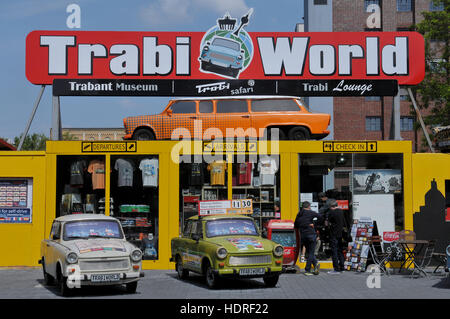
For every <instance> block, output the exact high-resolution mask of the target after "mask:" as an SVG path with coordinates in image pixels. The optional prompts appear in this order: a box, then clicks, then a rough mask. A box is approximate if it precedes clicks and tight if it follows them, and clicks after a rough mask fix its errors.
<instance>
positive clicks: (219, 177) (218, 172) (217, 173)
mask: <svg viewBox="0 0 450 319" xmlns="http://www.w3.org/2000/svg"><path fill="white" fill-rule="evenodd" d="M208 170H209V171H210V172H211V185H225V171H226V170H227V163H226V162H225V161H216V162H212V163H211V164H209V165H208Z"/></svg>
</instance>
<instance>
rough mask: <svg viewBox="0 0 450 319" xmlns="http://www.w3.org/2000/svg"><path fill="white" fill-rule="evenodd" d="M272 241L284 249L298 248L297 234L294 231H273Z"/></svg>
mask: <svg viewBox="0 0 450 319" xmlns="http://www.w3.org/2000/svg"><path fill="white" fill-rule="evenodd" d="M271 240H272V241H274V242H276V243H277V244H280V245H281V246H283V247H295V246H297V243H296V239H295V234H294V231H292V230H272V238H271Z"/></svg>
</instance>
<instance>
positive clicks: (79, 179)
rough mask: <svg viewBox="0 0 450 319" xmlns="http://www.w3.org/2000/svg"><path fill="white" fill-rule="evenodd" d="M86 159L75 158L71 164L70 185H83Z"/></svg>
mask: <svg viewBox="0 0 450 319" xmlns="http://www.w3.org/2000/svg"><path fill="white" fill-rule="evenodd" d="M85 170H86V161H85V160H82V159H81V160H75V161H73V162H72V163H71V164H70V185H71V186H82V185H83V184H84V171H85Z"/></svg>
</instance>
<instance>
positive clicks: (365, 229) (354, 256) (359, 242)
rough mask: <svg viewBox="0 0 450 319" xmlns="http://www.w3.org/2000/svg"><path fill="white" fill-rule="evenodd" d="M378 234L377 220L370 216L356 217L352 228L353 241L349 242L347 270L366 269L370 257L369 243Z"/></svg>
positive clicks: (345, 264)
mask: <svg viewBox="0 0 450 319" xmlns="http://www.w3.org/2000/svg"><path fill="white" fill-rule="evenodd" d="M377 235H378V229H377V225H376V221H373V220H372V219H371V218H369V217H361V218H360V219H354V220H353V225H352V229H351V236H352V239H353V240H352V242H350V243H349V244H348V247H347V254H346V256H345V257H346V258H345V263H344V267H345V269H346V270H353V271H359V272H364V271H366V267H367V262H368V258H369V251H370V247H369V243H370V240H371V239H372V236H377Z"/></svg>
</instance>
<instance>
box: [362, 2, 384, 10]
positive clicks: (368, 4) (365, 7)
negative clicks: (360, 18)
mask: <svg viewBox="0 0 450 319" xmlns="http://www.w3.org/2000/svg"><path fill="white" fill-rule="evenodd" d="M371 4H376V5H377V6H379V7H381V4H380V0H364V12H367V7H368V6H370V5H371Z"/></svg>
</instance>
